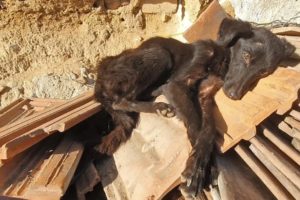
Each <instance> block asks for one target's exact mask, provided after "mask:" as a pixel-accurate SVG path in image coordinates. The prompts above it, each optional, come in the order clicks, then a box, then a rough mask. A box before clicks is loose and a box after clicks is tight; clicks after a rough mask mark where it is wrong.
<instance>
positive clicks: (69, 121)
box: [44, 101, 101, 132]
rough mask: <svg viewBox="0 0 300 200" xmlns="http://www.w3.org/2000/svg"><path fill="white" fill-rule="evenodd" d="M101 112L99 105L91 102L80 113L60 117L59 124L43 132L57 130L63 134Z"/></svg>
mask: <svg viewBox="0 0 300 200" xmlns="http://www.w3.org/2000/svg"><path fill="white" fill-rule="evenodd" d="M100 110H101V106H100V103H98V102H96V101H92V103H91V104H90V105H89V106H87V107H85V108H83V109H81V110H80V112H78V111H77V112H73V113H72V114H69V115H68V116H65V117H62V119H61V120H59V122H57V123H55V124H53V125H50V126H49V127H47V128H45V129H44V130H45V131H46V132H52V131H53V130H57V131H59V132H64V131H66V130H68V129H70V128H71V127H73V126H75V125H76V124H78V123H79V122H81V121H83V120H85V119H87V118H89V117H90V116H92V115H94V114H96V113H97V112H99V111H100Z"/></svg>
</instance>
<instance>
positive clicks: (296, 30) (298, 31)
mask: <svg viewBox="0 0 300 200" xmlns="http://www.w3.org/2000/svg"><path fill="white" fill-rule="evenodd" d="M271 31H272V32H273V33H275V34H278V35H290V36H300V27H297V26H295V27H293V26H290V27H280V28H273V29H272V30H271Z"/></svg>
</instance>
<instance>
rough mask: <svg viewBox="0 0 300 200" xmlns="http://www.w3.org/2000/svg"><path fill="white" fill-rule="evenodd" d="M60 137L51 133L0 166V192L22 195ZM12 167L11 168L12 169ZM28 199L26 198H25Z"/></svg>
mask: <svg viewBox="0 0 300 200" xmlns="http://www.w3.org/2000/svg"><path fill="white" fill-rule="evenodd" d="M60 139H61V137H59V135H53V136H51V137H50V138H48V139H47V140H44V141H42V142H41V143H39V144H37V145H36V146H34V147H33V148H31V149H29V150H28V151H26V152H24V153H22V154H20V155H18V156H17V157H15V158H14V159H11V160H8V161H7V162H5V164H4V165H3V166H2V167H0V194H2V195H7V196H12V197H23V198H24V195H25V194H26V192H27V190H28V189H29V188H30V186H31V183H32V182H33V181H34V180H35V178H34V177H36V176H37V174H38V173H39V169H40V166H41V165H42V164H43V162H44V160H46V159H48V158H49V156H50V155H51V152H50V150H52V149H54V148H55V146H56V145H57V144H58V142H59V140H60ZM12 169H13V170H12ZM25 199H28V198H25Z"/></svg>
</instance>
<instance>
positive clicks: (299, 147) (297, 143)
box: [292, 138, 300, 152]
mask: <svg viewBox="0 0 300 200" xmlns="http://www.w3.org/2000/svg"><path fill="white" fill-rule="evenodd" d="M292 145H293V146H294V147H295V149H297V151H299V152H300V140H299V139H297V138H293V140H292Z"/></svg>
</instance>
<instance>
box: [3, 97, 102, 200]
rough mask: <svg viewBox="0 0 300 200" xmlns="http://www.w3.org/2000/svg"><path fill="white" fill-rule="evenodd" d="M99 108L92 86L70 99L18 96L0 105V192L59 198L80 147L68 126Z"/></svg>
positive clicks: (80, 150) (30, 197)
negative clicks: (2, 107) (8, 103)
mask: <svg viewBox="0 0 300 200" xmlns="http://www.w3.org/2000/svg"><path fill="white" fill-rule="evenodd" d="M100 110H101V106H100V104H99V103H97V102H95V100H94V99H93V93H92V92H87V93H85V94H83V95H81V96H78V97H76V98H74V99H71V100H68V101H63V100H56V99H19V100H17V101H15V102H13V103H12V104H10V105H9V106H7V107H5V108H4V109H2V110H1V111H0V123H1V124H0V194H1V195H4V196H13V197H20V198H25V199H51V200H52V199H60V197H61V196H62V195H63V194H64V193H65V192H66V190H67V188H68V185H69V183H70V181H71V179H72V177H73V174H74V172H75V170H76V167H77V165H78V163H79V160H80V158H81V156H82V153H83V149H84V148H83V145H82V144H81V143H80V142H78V141H76V140H75V139H74V136H73V134H71V133H68V130H69V129H70V128H72V127H73V126H75V125H76V124H78V123H80V122H82V121H83V120H85V119H87V118H89V117H90V116H92V115H94V114H95V113H97V112H99V111H100ZM59 132H61V133H59ZM64 132H66V134H64ZM46 137H47V139H46V140H44V139H45V138H46ZM90 168H92V166H91V167H90ZM87 171H89V170H87ZM82 179H84V177H83V178H82Z"/></svg>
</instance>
